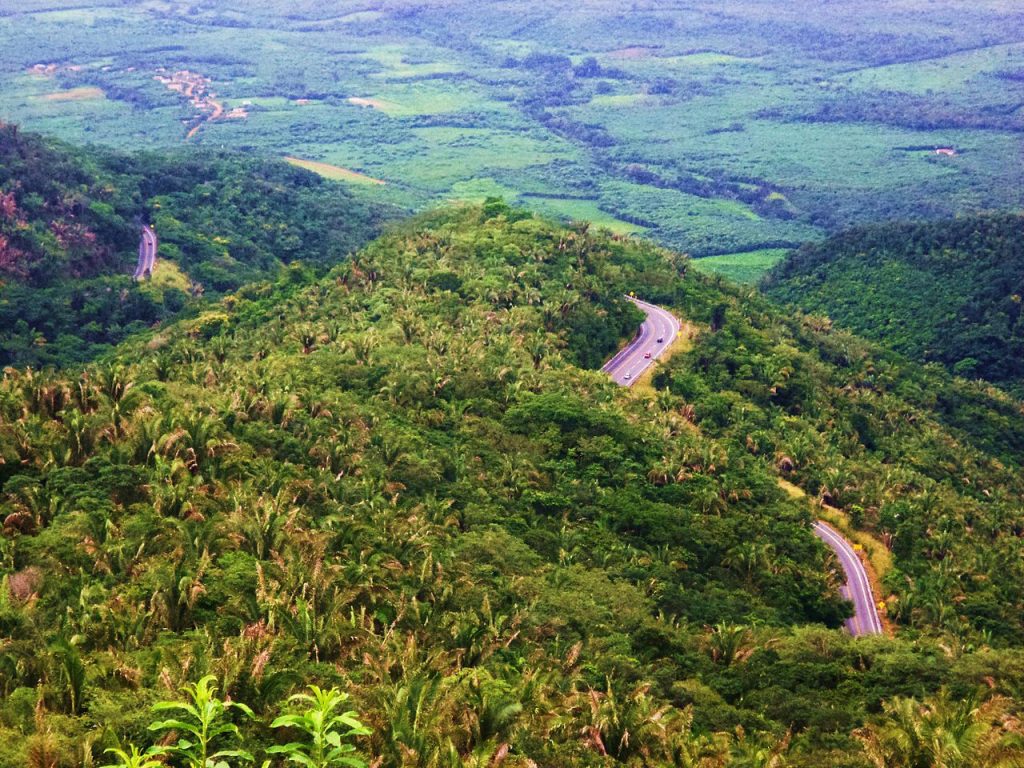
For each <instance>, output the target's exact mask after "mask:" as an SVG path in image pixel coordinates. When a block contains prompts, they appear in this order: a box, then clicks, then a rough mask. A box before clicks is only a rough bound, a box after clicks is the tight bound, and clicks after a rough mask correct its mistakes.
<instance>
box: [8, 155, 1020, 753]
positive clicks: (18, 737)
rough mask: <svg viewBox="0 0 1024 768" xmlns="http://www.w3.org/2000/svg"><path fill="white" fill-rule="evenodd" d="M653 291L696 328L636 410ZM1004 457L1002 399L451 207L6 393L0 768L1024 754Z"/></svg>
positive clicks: (589, 242)
mask: <svg viewBox="0 0 1024 768" xmlns="http://www.w3.org/2000/svg"><path fill="white" fill-rule="evenodd" d="M231 162H241V161H226V160H225V161H221V164H220V165H219V166H218V167H220V168H227V167H230V163H231ZM261 167H262V166H257V168H261ZM249 168H250V170H251V168H252V166H249ZM258 178H259V176H258V173H257V179H258ZM296 178H299V179H305V177H296ZM227 183H228V184H229V186H231V187H232V188H235V187H237V186H238V185H241V187H242V188H246V186H247V185H248V184H255V183H257V181H252V180H242V179H237V180H231V179H228V181H227ZM111 194H115V195H116V194H120V192H119V191H117V190H115V191H113V192H111ZM19 205H20V204H19ZM215 205H216V203H211V208H210V209H208V210H210V211H211V215H214V213H215V210H216V208H215V207H213V206H215ZM339 205H340V203H339ZM227 210H228V212H230V211H231V210H232V208H231V206H230V202H229V204H228V208H227ZM357 210H358V209H357ZM161 211H166V209H165V208H161ZM197 215H198V214H197ZM158 223H159V222H158ZM163 226H166V227H167V228H168V229H172V230H173V227H172V226H170V222H166V223H165V224H164V225H163ZM179 231H180V232H181V234H180V237H182V238H184V237H186V235H187V233H188V232H189V231H190V225H189V224H188V223H187V222H183V223H182V224H181V229H180V230H179ZM200 231H201V228H200ZM271 272H273V270H271ZM145 289H146V286H133V285H130V284H129V285H126V286H125V290H126V291H128V292H136V291H142V290H145ZM633 290H635V291H638V292H642V293H643V295H644V296H645V297H646V298H648V299H650V300H651V301H655V302H658V303H659V304H662V305H665V306H667V307H671V308H673V309H674V311H676V313H677V314H678V315H679V316H680V317H681V318H683V319H684V320H685V321H686V322H687V326H688V331H689V332H688V334H687V335H688V338H687V340H686V341H681V342H679V346H678V348H677V349H676V350H675V352H674V355H673V356H672V357H671V359H670V360H669V361H668V362H667V363H666V364H665V365H663V366H662V367H661V368H660V370H659V371H657V373H656V374H655V375H654V376H653V378H652V379H650V380H649V381H642V382H640V383H638V385H637V386H636V387H634V388H631V389H624V388H621V387H618V386H616V385H615V384H613V383H612V382H611V381H610V380H609V379H608V378H607V377H606V376H605V375H603V374H601V373H600V372H598V371H597V370H596V368H597V367H598V366H599V365H600V363H601V361H602V360H603V359H604V358H605V357H606V356H608V355H609V354H611V353H612V352H614V350H615V349H616V347H617V346H618V345H619V344H620V343H621V342H622V341H623V340H624V339H625V338H627V337H629V336H630V335H631V334H632V332H633V330H634V329H635V327H636V324H637V323H638V322H639V320H640V316H639V313H638V311H637V310H636V309H635V308H634V307H633V306H632V305H631V304H630V303H629V302H627V301H625V300H624V299H623V294H624V293H626V292H628V291H633ZM1022 462H1024V412H1022V410H1021V407H1020V403H1019V401H1017V400H1014V399H1012V398H1011V397H1009V396H1007V395H1005V394H1002V393H1000V392H999V391H996V390H994V389H991V388H988V387H985V386H981V385H980V384H973V383H969V382H966V381H964V380H962V379H957V378H953V377H952V376H950V375H949V374H947V373H946V372H944V371H943V370H942V369H940V368H936V367H921V366H919V365H917V364H915V363H912V362H907V361H905V360H904V359H903V358H901V357H899V356H898V355H896V354H894V353H892V352H886V351H883V350H881V349H879V348H876V347H874V346H872V345H870V344H869V343H866V342H863V341H860V340H859V339H857V338H856V337H854V336H852V335H850V334H848V333H846V332H843V331H839V330H836V329H834V328H832V327H831V326H830V324H829V323H827V322H825V321H823V320H820V319H818V318H815V317H805V316H796V317H794V316H792V315H791V314H789V313H786V312H783V311H780V310H778V309H776V308H775V307H774V306H773V305H772V304H770V303H769V302H768V301H767V300H765V299H763V298H761V297H759V296H758V295H757V294H756V293H755V292H754V291H752V290H749V289H742V288H738V287H735V286H733V285H732V284H729V283H726V282H723V281H722V280H721V279H718V278H713V277H706V276H703V275H701V274H699V273H697V272H695V271H694V270H693V269H692V268H691V265H690V262H689V260H688V259H687V258H686V257H684V256H680V255H678V254H675V253H672V252H669V251H665V250H662V249H660V248H658V247H656V246H654V245H651V244H648V243H644V242H639V241H634V240H630V239H624V238H621V237H618V236H612V235H610V234H608V233H599V232H597V231H596V230H592V229H591V228H590V227H588V226H587V225H577V226H573V227H569V228H566V227H563V226H560V225H557V224H553V223H550V222H547V221H545V220H543V219H540V218H537V217H535V216H533V215H531V214H530V213H528V212H525V211H522V210H518V209H514V208H510V207H509V206H507V205H506V204H504V203H503V202H501V201H499V200H490V201H488V202H487V203H486V204H484V205H482V206H461V207H454V208H447V209H443V210H441V211H438V212H435V213H432V214H428V215H424V216H421V217H420V218H418V219H416V220H414V221H411V222H409V223H407V224H404V225H402V226H400V227H397V228H395V229H394V230H393V231H390V232H389V233H387V234H385V235H384V236H382V237H381V238H379V239H378V240H376V241H374V242H373V243H371V244H370V245H368V246H367V247H365V248H363V249H362V250H360V251H359V252H358V253H357V254H356V255H355V256H354V257H352V258H351V259H347V260H345V261H343V262H341V263H339V264H336V265H335V266H333V267H332V268H331V269H330V270H329V271H328V272H327V273H326V274H323V275H318V274H317V273H316V271H315V270H314V269H312V268H311V267H310V266H309V265H307V264H306V263H304V262H302V261H293V262H292V263H290V264H289V265H288V267H286V268H284V269H283V270H281V271H280V272H277V273H273V274H271V275H269V276H268V277H267V278H265V279H263V280H260V281H256V282H254V283H251V284H248V285H246V286H244V287H242V288H240V289H239V290H237V291H235V292H233V293H231V294H230V295H227V296H225V297H223V298H221V299H219V300H217V301H215V302H214V301H212V300H211V301H209V302H208V303H206V304H204V305H203V306H201V307H198V308H196V310H195V311H194V312H193V313H192V314H191V315H189V316H186V317H182V318H180V319H178V320H177V321H175V322H168V323H164V324H163V325H161V326H160V327H157V328H152V329H148V330H145V331H143V332H140V333H137V334H134V335H132V336H131V337H129V338H128V339H127V340H125V341H124V342H123V343H122V344H121V345H119V346H118V347H116V348H115V349H114V350H112V351H111V352H110V353H108V354H105V355H103V356H102V359H100V360H98V361H96V362H93V363H90V364H87V365H85V366H83V367H80V368H75V367H71V368H68V369H66V370H64V371H53V370H48V371H39V370H36V369H29V368H17V369H16V368H8V369H7V370H6V371H5V372H4V376H3V380H2V382H0V519H2V520H3V536H2V537H0V571H2V572H3V574H4V576H3V588H0V692H2V701H0V736H2V738H0V766H3V767H4V768H7V766H10V767H11V768H14V766H18V767H19V768H20V767H21V766H25V765H30V766H93V765H104V764H106V763H108V762H109V763H111V764H116V765H122V766H129V765H133V766H150V765H154V762H153V760H154V759H155V758H146V757H140V756H136V753H135V750H136V749H140V750H147V749H149V748H153V747H155V748H156V749H157V750H160V749H162V750H164V754H163V756H162V757H160V759H161V760H166V761H168V763H169V764H170V765H174V766H204V768H205V766H207V765H221V764H223V765H228V766H237V765H246V764H257V765H263V764H264V763H263V761H264V760H266V761H269V764H270V765H283V764H284V763H283V762H281V761H283V760H285V759H294V760H295V761H296V762H299V763H301V764H303V765H315V766H328V765H342V764H345V765H358V764H361V763H365V764H367V765H373V766H380V767H381V768H397V767H399V766H401V767H402V768H406V767H408V768H412V767H414V766H415V767H417V768H434V767H437V768H441V767H445V768H448V767H450V768H455V767H457V766H460V767H461V766H479V767H481V768H482V767H483V766H499V765H501V766H510V767H511V766H516V767H521V768H527V767H528V766H548V765H552V766H554V765H558V766H563V765H574V766H606V767H610V766H617V765H623V766H703V767H704V768H713V767H715V766H776V768H778V767H780V766H793V767H794V768H811V767H812V766H814V767H817V766H823V765H827V766H845V767H846V768H868V767H869V766H884V767H886V768H904V767H905V768H919V767H920V766H939V765H942V766H964V767H965V768H966V766H976V767H977V768H989V767H990V768H995V767H996V766H1014V765H1021V764H1022V760H1024V731H1022V727H1021V724H1020V723H1021V721H1020V717H1021V715H1022V714H1024V712H1022V704H1021V702H1022V701H1024V660H1022V659H1024V657H1022V653H1021V649H1022V647H1024V557H1022V553H1024V540H1022V534H1024V513H1022V509H1024V504H1022V501H1024V479H1022V475H1021V471H1020V469H1021V464H1022ZM821 515H829V516H830V518H831V519H832V520H833V522H834V523H835V524H836V525H837V526H839V527H840V528H841V529H842V530H844V531H845V532H846V533H847V535H848V536H850V537H852V538H854V540H856V541H858V542H860V544H861V546H863V547H864V549H865V551H866V552H867V553H868V554H869V556H870V559H871V564H872V566H873V568H874V571H875V575H876V577H877V579H878V583H879V587H880V589H881V594H882V595H883V596H884V598H885V604H886V614H887V620H888V622H889V623H890V624H891V628H892V630H893V636H881V637H869V638H860V639H856V640H855V639H852V638H850V637H849V636H848V635H846V634H845V633H844V632H843V631H842V630H841V628H840V626H841V622H842V620H843V618H844V617H845V616H847V615H848V613H849V610H850V608H849V605H848V604H846V603H844V602H843V601H842V600H841V599H840V598H839V595H838V591H837V585H838V583H839V580H840V579H841V574H840V572H839V569H838V567H837V565H836V562H835V560H834V558H833V556H832V555H831V553H830V552H829V550H827V549H826V548H825V547H824V546H823V545H821V544H820V543H819V542H818V541H817V540H816V539H815V538H814V537H813V536H812V534H811V530H810V523H811V520H812V519H813V517H815V516H821ZM310 685H313V686H318V687H316V688H313V689H309V688H308V687H307V686H310ZM296 696H299V698H295V697H296ZM346 697H347V698H346ZM328 747H330V749H328ZM106 750H119V751H115V752H106ZM335 750H337V751H335ZM217 752H219V753H220V754H221V756H220V757H211V756H212V755H214V753H217ZM208 759H209V762H207V760H208ZM345 760H347V761H352V762H342V761H345ZM218 761H220V762H218Z"/></svg>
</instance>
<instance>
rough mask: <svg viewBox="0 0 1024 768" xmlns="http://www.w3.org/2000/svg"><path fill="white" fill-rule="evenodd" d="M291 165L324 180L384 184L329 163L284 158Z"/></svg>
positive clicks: (363, 174) (378, 180)
mask: <svg viewBox="0 0 1024 768" xmlns="http://www.w3.org/2000/svg"><path fill="white" fill-rule="evenodd" d="M285 160H287V161H288V162H289V163H291V164H292V165H294V166H296V167H298V168H305V169H306V170H307V171H312V172H313V173H315V174H317V175H318V176H323V177H324V178H325V179H330V180H331V181H348V182H351V183H353V184H385V183H386V182H384V181H383V180H381V179H375V178H373V177H372V176H367V175H366V174H365V173H359V172H358V171H353V170H350V169H348V168H342V167H341V166H340V165H331V164H330V163H321V162H319V161H317V160H303V159H301V158H298V157H285Z"/></svg>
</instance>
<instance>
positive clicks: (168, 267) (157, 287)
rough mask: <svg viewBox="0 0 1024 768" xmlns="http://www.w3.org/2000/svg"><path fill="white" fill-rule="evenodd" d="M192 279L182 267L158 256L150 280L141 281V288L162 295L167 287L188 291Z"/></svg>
mask: <svg viewBox="0 0 1024 768" xmlns="http://www.w3.org/2000/svg"><path fill="white" fill-rule="evenodd" d="M189 287H190V281H189V279H188V276H187V275H186V274H185V273H184V272H182V271H181V268H180V267H179V266H178V265H177V264H176V263H175V262H173V261H168V260H167V259H161V258H159V257H158V258H157V260H156V263H155V264H153V272H152V275H151V277H150V279H149V280H144V281H142V282H140V283H139V290H141V291H142V292H143V293H155V294H157V295H162V294H163V292H164V290H165V289H167V288H177V289H178V290H181V291H185V292H186V293H187V292H188V290H189Z"/></svg>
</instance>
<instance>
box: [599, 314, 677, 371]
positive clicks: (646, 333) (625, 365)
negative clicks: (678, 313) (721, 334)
mask: <svg viewBox="0 0 1024 768" xmlns="http://www.w3.org/2000/svg"><path fill="white" fill-rule="evenodd" d="M629 300H630V301H632V302H633V303H634V304H636V305H637V306H638V307H639V308H640V309H641V310H643V312H644V314H645V315H647V318H646V319H645V320H644V322H643V324H642V325H641V326H640V332H639V333H638V334H637V335H636V338H634V339H633V340H632V341H631V342H630V343H629V344H627V345H626V346H625V347H623V348H622V349H621V350H619V353H618V354H617V355H615V357H613V358H612V359H611V360H609V361H608V362H607V363H605V364H604V367H603V368H601V370H602V371H604V372H605V373H607V374H608V375H609V376H611V377H612V380H613V381H614V382H615V383H616V384H622V385H623V386H625V387H628V386H631V385H632V384H633V382H635V381H636V380H637V377H639V376H640V374H641V373H643V372H644V371H646V370H647V369H648V368H649V367H650V366H651V365H653V364H654V361H655V360H657V359H658V356H659V355H660V354H661V353H662V352H664V351H665V350H666V349H667V348H668V346H669V345H670V344H671V343H672V342H673V341H674V340H675V338H676V336H677V335H679V321H678V320H677V319H676V318H675V316H674V315H673V314H672V313H671V312H666V311H665V310H664V309H662V308H661V307H656V306H654V305H653V304H648V303H647V302H646V301H640V300H639V299H634V298H630V299H629ZM658 339H661V341H660V342H659V341H658ZM648 352H650V354H651V356H650V357H649V358H645V357H644V355H646V354H647V353H648Z"/></svg>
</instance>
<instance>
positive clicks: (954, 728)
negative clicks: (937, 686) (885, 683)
mask: <svg viewBox="0 0 1024 768" xmlns="http://www.w3.org/2000/svg"><path fill="white" fill-rule="evenodd" d="M1011 706H1012V702H1011V701H1010V700H1009V699H1007V698H1006V697H1003V696H991V697H989V698H988V699H986V700H982V697H981V696H980V695H974V696H968V697H966V698H964V699H956V698H954V697H953V696H952V695H951V694H950V693H949V691H947V690H942V691H940V692H939V693H938V694H937V695H936V696H934V697H932V698H930V699H926V700H925V701H924V702H918V701H917V700H916V699H909V698H903V697H896V698H894V699H892V700H891V701H887V702H885V704H884V705H883V712H884V718H883V719H882V720H881V721H880V722H877V723H872V724H869V725H867V726H865V727H864V728H862V729H860V730H859V731H857V732H856V733H855V735H856V736H857V738H858V739H860V741H861V743H862V744H863V745H864V752H865V753H866V754H867V757H868V759H869V760H870V761H871V762H872V764H873V765H875V766H877V768H1022V766H1024V728H1022V726H1021V723H1020V721H1019V720H1017V719H1016V718H1014V717H1012V716H1011V714H1010V712H1011Z"/></svg>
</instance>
